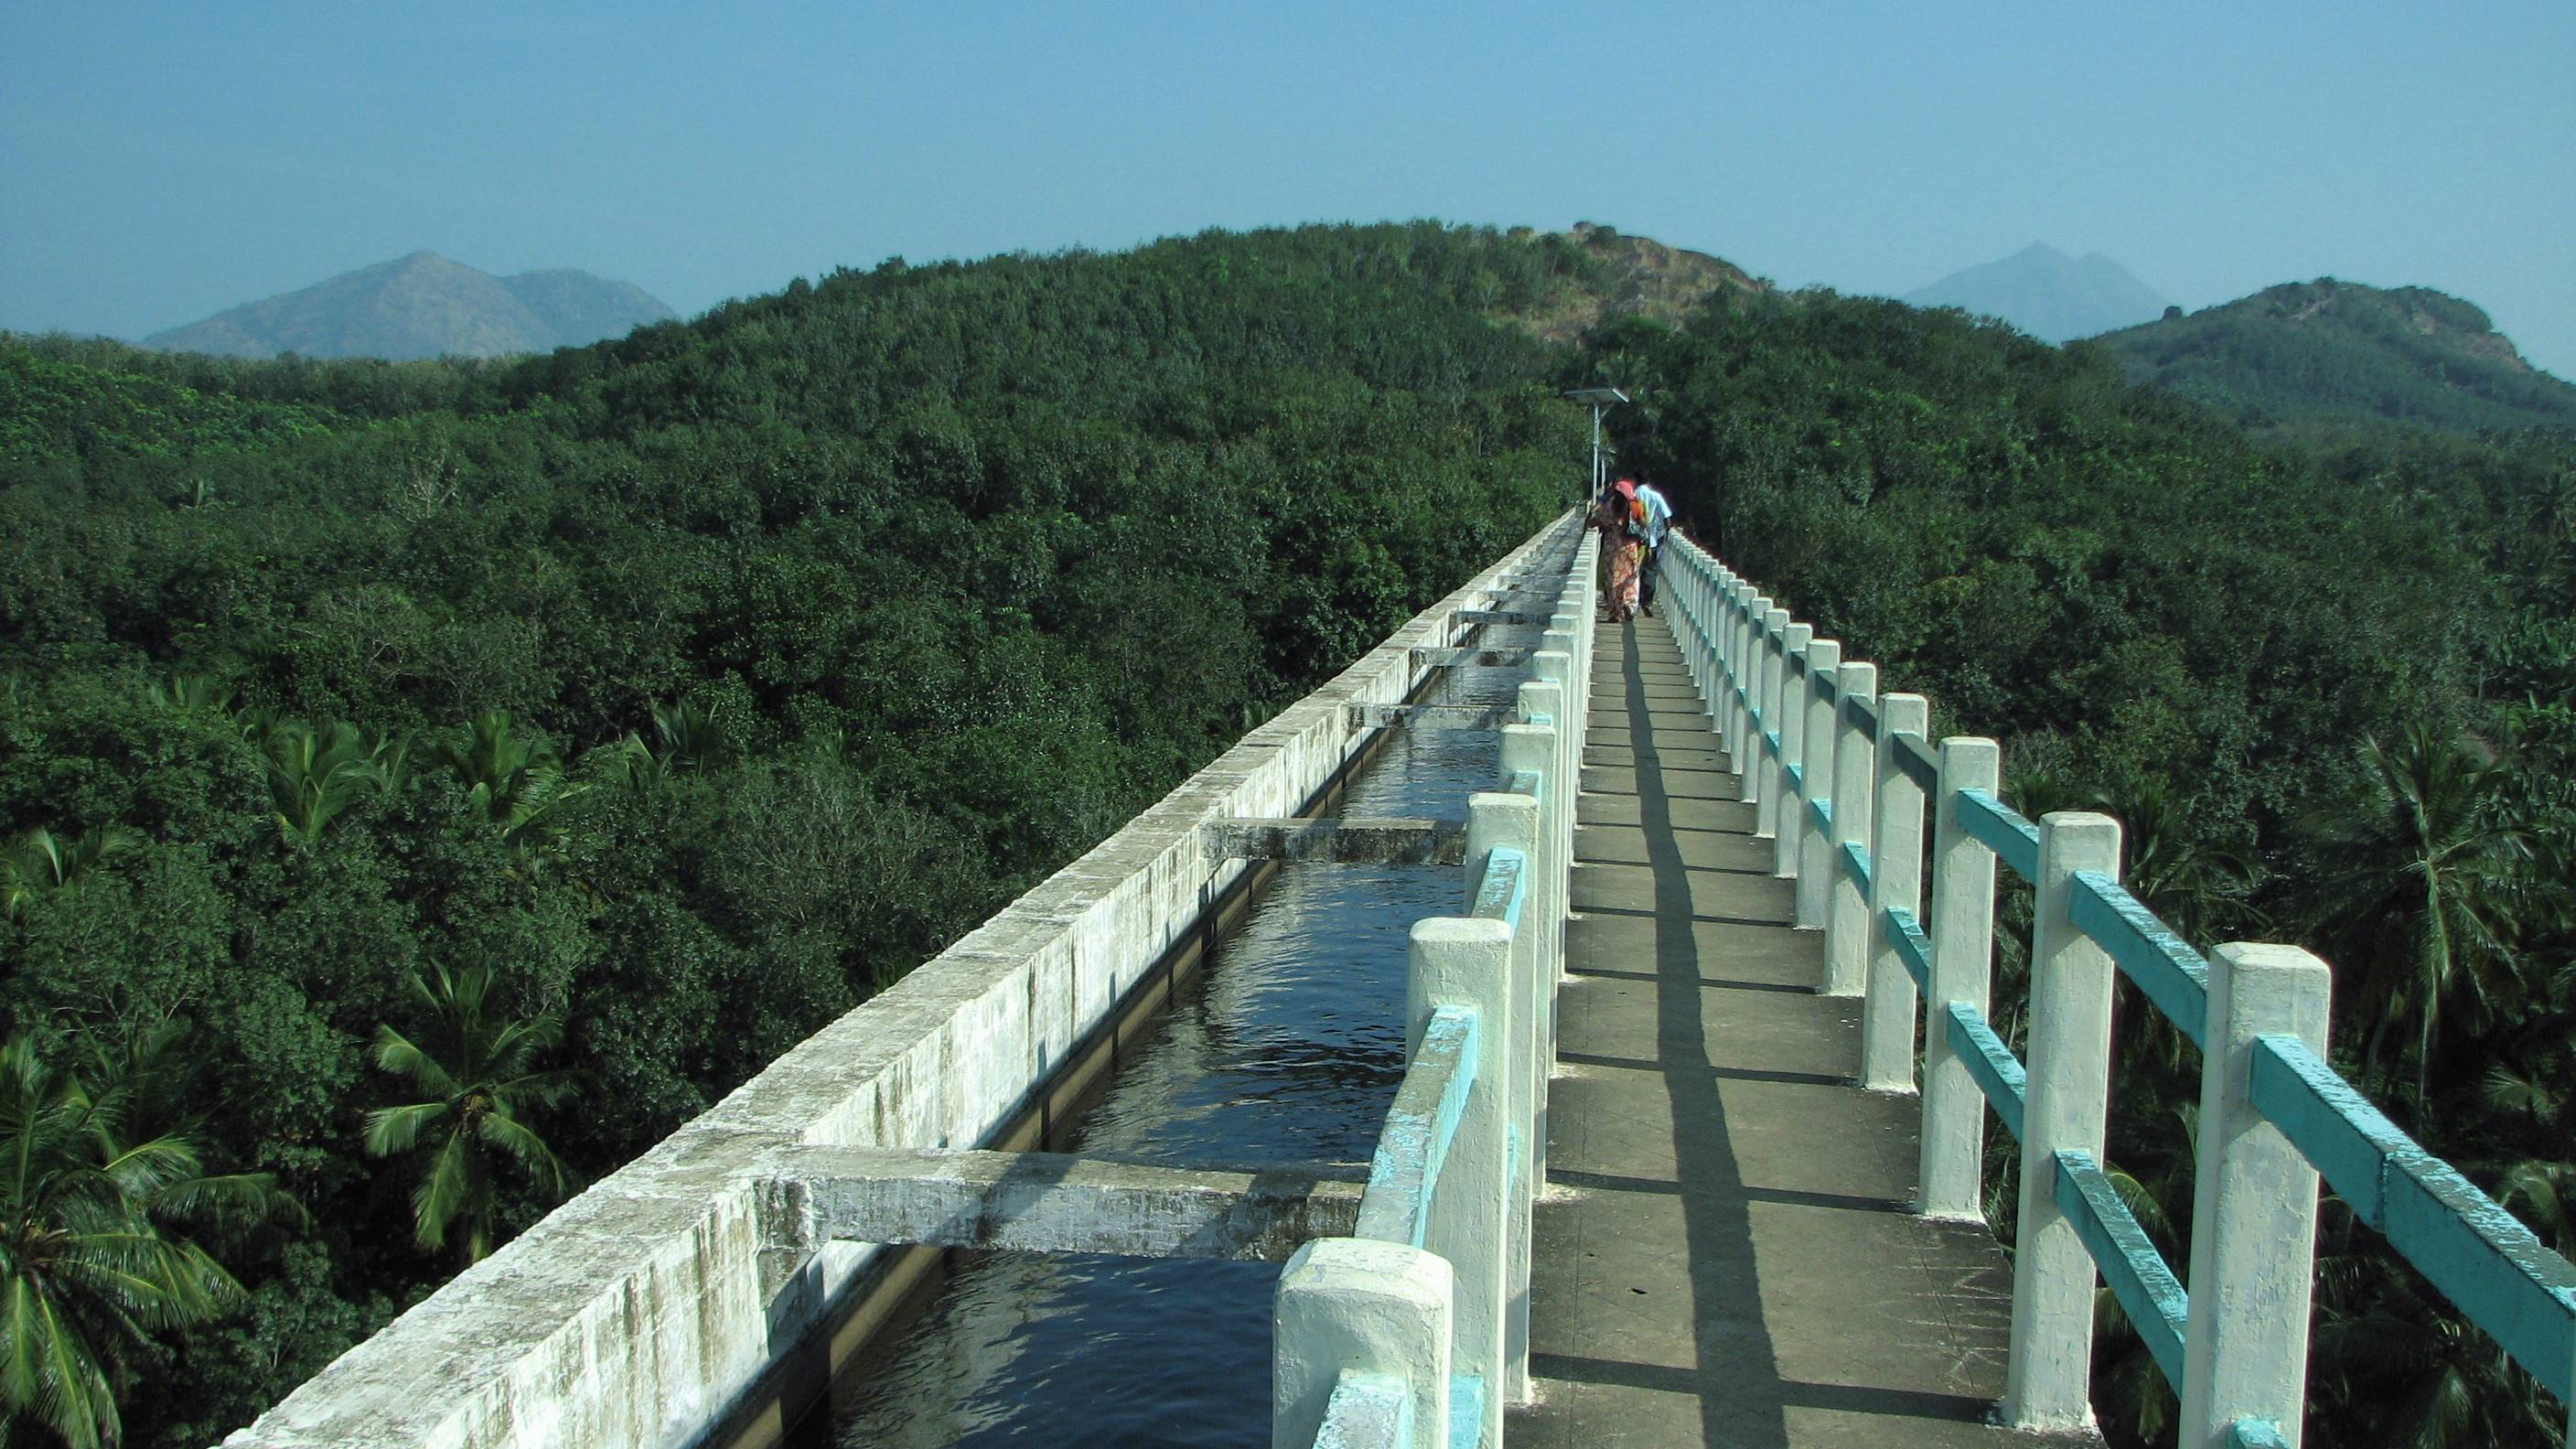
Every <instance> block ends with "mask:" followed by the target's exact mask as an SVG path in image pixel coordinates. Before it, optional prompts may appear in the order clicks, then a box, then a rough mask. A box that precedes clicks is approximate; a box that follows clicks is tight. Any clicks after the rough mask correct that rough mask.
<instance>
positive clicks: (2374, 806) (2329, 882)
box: [2310, 723, 2530, 1123]
mask: <svg viewBox="0 0 2576 1449" xmlns="http://www.w3.org/2000/svg"><path fill="white" fill-rule="evenodd" d="M2361 761H2362V767H2363V769H2362V780H2361V784H2360V787H2359V790H2358V791H2357V793H2356V796H2355V798H2354V799H2353V800H2352V801H2351V802H2350V803H2349V804H2348V805H2347V807H2346V808H2345V809H2344V810H2342V811H2341V812H2339V813H2335V814H2332V815H2327V816H2322V817H2316V818H2312V819H2311V821H2310V832H2311V834H2313V835H2314V836H2315V837H2316V838H2317V840H2318V842H2319V843H2320V844H2321V845H2322V846H2323V848H2324V857H2325V862H2326V866H2327V868H2326V870H2325V872H2324V874H2323V876H2322V877H2321V879H2320V880H2319V882H2318V893H2317V901H2318V907H2319V909H2318V912H2317V925H2318V927H2319V929H2321V930H2338V931H2340V932H2341V933H2342V934H2343V935H2344V936H2345V943H2346V952H2345V955H2344V959H2346V960H2349V961H2352V962H2355V963H2356V964H2357V965H2358V966H2359V969H2360V971H2361V992H2360V998H2359V1000H2358V1001H2357V1002H2356V1003H2355V1007H2356V1009H2357V1010H2358V1011H2359V1012H2360V1013H2361V1014H2362V1015H2363V1016H2365V1017H2368V1018H2370V1019H2371V1020H2372V1021H2373V1022H2374V1023H2375V1025H2373V1027H2372V1028H2371V1033H2370V1038H2369V1042H2368V1044H2367V1045H2366V1046H2365V1048H2364V1049H2363V1056H2362V1071H2363V1075H2364V1076H2365V1077H2377V1076H2378V1073H2379V1069H2380V1065H2381V1061H2382V1054H2383V1052H2384V1051H2385V1049H2386V1046H2387V1042H2388V1038H2389V1035H2390V1033H2391V1031H2392V1030H2393V1028H2394V1027H2395V1025H2396V1024H2397V1023H2398V1022H2399V1021H2400V1020H2402V1019H2405V1018H2409V1017H2411V1018H2412V1019H2413V1024H2414V1026H2415V1029H2416V1053H2415V1084H2414V1085H2415V1115H2416V1119H2417V1121H2418V1122H2419V1123H2420V1122H2421V1121H2422V1119H2423V1113H2424V1098H2425V1094H2426V1091H2427V1079H2428V1077H2429V1076H2430V1073H2431V1067H2432V1057H2433V1039H2434V1034H2435V1032H2436V1030H2437V1029H2438V1027H2439V1025H2440V1021H2441V1016H2442V1012H2443V1010H2444V1008H2445V1006H2446V1005H2451V1006H2455V1007H2456V1008H2458V1009H2461V1010H2465V1011H2466V1012H2468V1013H2469V1014H2470V1015H2471V1016H2472V1018H2473V1019H2480V1018H2484V1017H2486V1016H2488V1015H2490V1014H2491V1013H2492V1012H2494V1011H2495V1010H2496V1009H2497V1008H2499V1007H2501V1006H2503V1005H2506V1004H2507V1000H2508V995H2509V993H2510V992H2511V991H2512V990H2513V989H2514V988H2515V987H2516V986H2517V985H2518V982H2517V979H2516V975H2515V969H2514V963H2513V960H2512V956H2511V953H2510V951H2509V950H2508V948H2507V938H2508V936H2509V934H2510V927H2511V924H2512V923H2511V920H2510V913H2509V911H2508V910H2507V909H2506V902H2505V896H2506V893H2507V891H2508V890H2509V888H2510V887H2511V885H2512V882H2513V867H2514V865H2515V863H2516V862H2517V861H2519V860H2521V859H2523V858H2525V857H2526V856H2528V854H2529V852H2530V832H2529V831H2528V830H2526V829H2525V828H2523V827H2522V826H2521V825H2519V824H2517V823H2515V822H2513V821H2510V820H2506V819H2504V818H2502V817H2501V816H2500V815H2499V814H2498V808H2497V807H2498V801H2497V795H2498V791H2497V789H2496V786H2497V785H2498V784H2499V783H2500V779H2501V777H2500V775H2499V773H2498V770H2497V767H2495V766H2491V765H2488V764H2486V763H2485V762H2483V761H2481V760H2479V759H2478V758H2477V757H2476V756H2475V755H2474V754H2472V753H2471V752H2470V751H2469V750H2468V749H2467V748H2466V747H2464V746H2463V745H2462V744H2461V743H2460V742H2459V741H2457V740H2455V739H2453V738H2452V737H2450V736H2449V735H2447V734H2444V733H2442V732H2440V731H2437V730H2435V729H2434V728H2432V727H2431V726H2429V725H2426V724H2422V723H2418V724H2414V725H2410V726H2408V727H2407V728H2406V730H2405V732H2404V733H2403V734H2401V735H2400V736H2399V737H2398V740H2397V744H2396V746H2395V747H2394V748H2387V747H2383V746H2382V745H2381V744H2380V743H2379V741H2378V740H2376V739H2369V740H2365V741H2364V742H2363V745H2362V750H2361Z"/></svg>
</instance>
